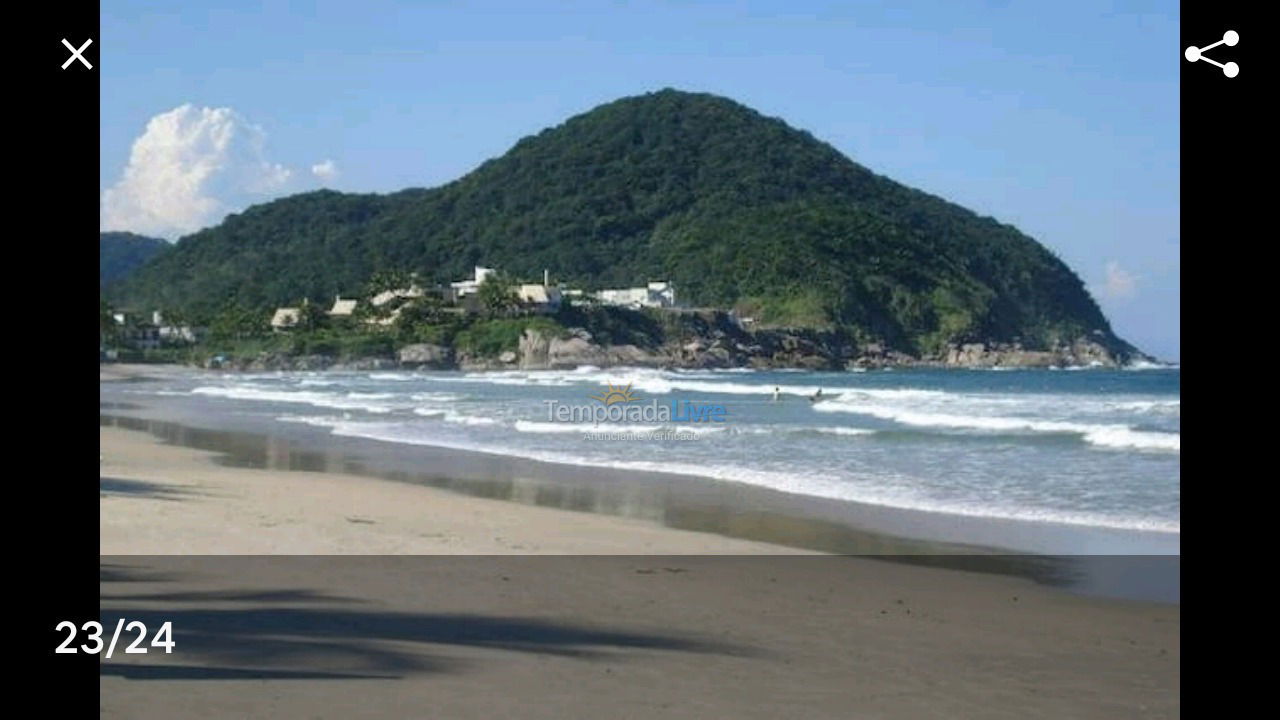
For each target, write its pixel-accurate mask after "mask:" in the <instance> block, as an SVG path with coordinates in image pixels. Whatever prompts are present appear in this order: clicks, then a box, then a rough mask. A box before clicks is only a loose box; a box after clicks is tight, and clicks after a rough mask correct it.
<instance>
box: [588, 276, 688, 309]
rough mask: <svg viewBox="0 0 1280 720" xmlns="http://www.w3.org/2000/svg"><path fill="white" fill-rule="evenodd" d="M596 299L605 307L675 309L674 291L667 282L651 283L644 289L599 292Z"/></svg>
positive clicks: (619, 289) (634, 288)
mask: <svg viewBox="0 0 1280 720" xmlns="http://www.w3.org/2000/svg"><path fill="white" fill-rule="evenodd" d="M596 299H598V300H599V301H600V302H602V303H604V304H605V305H619V306H622V307H629V308H642V307H675V304H676V289H675V288H674V287H672V285H671V283H669V282H651V283H649V284H648V285H646V286H645V287H633V288H618V289H611V290H601V291H600V292H598V293H596Z"/></svg>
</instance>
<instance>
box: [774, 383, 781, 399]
mask: <svg viewBox="0 0 1280 720" xmlns="http://www.w3.org/2000/svg"><path fill="white" fill-rule="evenodd" d="M781 399H782V388H779V387H776V386H775V387H774V388H773V401H774V402H778V401H779V400H781Z"/></svg>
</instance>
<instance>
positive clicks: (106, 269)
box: [98, 232, 170, 290]
mask: <svg viewBox="0 0 1280 720" xmlns="http://www.w3.org/2000/svg"><path fill="white" fill-rule="evenodd" d="M169 247H170V245H169V243H168V242H166V241H164V240H161V239H159V238H151V237H146V236H143V235H135V234H133V233H129V232H104V233H100V234H99V235H98V289H99V290H101V289H102V288H105V287H106V286H108V285H110V284H111V283H114V282H116V281H117V280H120V279H122V278H124V277H125V276H127V275H129V274H130V273H132V272H133V271H134V270H137V269H138V268H139V267H141V266H142V265H143V264H144V263H146V262H147V261H148V260H150V259H151V258H152V257H154V256H155V255H157V254H159V253H161V252H164V251H165V250H167V249H168V248H169Z"/></svg>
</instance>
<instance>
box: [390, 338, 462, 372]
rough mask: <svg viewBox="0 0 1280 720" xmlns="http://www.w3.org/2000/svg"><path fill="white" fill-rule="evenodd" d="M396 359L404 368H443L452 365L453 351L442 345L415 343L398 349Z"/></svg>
mask: <svg viewBox="0 0 1280 720" xmlns="http://www.w3.org/2000/svg"><path fill="white" fill-rule="evenodd" d="M396 359H397V360H398V361H399V362H400V364H401V365H403V366H404V367H427V368H445V367H449V366H450V365H452V364H453V351H452V350H451V349H450V348H447V347H445V346H443V345H433V344H431V343H416V344H414V345H406V346H404V347H402V348H400V352H399V353H397V354H396Z"/></svg>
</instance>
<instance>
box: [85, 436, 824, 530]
mask: <svg viewBox="0 0 1280 720" xmlns="http://www.w3.org/2000/svg"><path fill="white" fill-rule="evenodd" d="M99 437H100V443H101V453H102V459H101V463H100V464H101V467H100V473H101V480H100V485H101V529H100V536H101V542H102V548H101V552H102V554H103V555H167V554H179V555H388V554H410V555H423V554H426V555H435V554H461V555H485V554H502V553H516V554H580V555H581V554H606V555H617V554H671V553H675V554H753V555H754V554H774V553H786V554H795V553H801V552H804V551H802V550H796V549H792V548H786V547H782V546H779V545H769V544H765V543H756V542H750V541H745V540H736V539H732V538H725V537H721V536H718V535H712V534H710V533H697V532H688V531H684V530H676V529H672V528H666V527H662V526H659V525H657V524H654V523H649V522H645V521H642V520H636V519H631V518H619V517H609V516H604V515H597V514H593V513H582V512H572V511H566V510H557V509H552V508H541V507H530V506H524V505H519V504H516V503H510V502H503V501H499V500H488V499H485V498H476V497H467V496H463V495H458V494H455V493H450V492H446V491H442V490H437V489H434V488H428V487H422V486H417V485H410V484H407V483H395V482H387V481H383V480H377V479H371V478H366V477H361V476H357V475H340V474H330V473H312V472H279V471H271V470H257V469H245V468H231V467H225V466H221V465H218V464H216V463H215V462H214V461H213V457H214V455H213V454H212V453H206V452H201V451H199V450H193V449H190V448H183V447H174V446H170V445H165V444H162V443H161V442H160V441H159V440H157V439H155V438H154V437H153V436H151V435H149V434H146V433H141V432H133V431H129V430H122V429H119V428H110V427H104V428H102V429H101V431H100V435H99Z"/></svg>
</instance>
